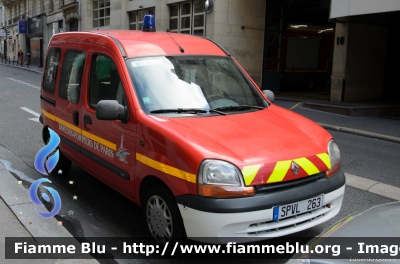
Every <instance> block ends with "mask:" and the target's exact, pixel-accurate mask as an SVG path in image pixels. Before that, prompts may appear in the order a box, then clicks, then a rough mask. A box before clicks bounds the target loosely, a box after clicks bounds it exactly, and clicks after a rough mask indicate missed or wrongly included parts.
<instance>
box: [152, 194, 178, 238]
mask: <svg viewBox="0 0 400 264" xmlns="http://www.w3.org/2000/svg"><path fill="white" fill-rule="evenodd" d="M146 216H147V224H148V225H149V229H150V232H151V235H152V236H153V237H154V238H155V240H156V241H157V242H158V243H160V244H164V243H165V242H167V241H169V240H170V239H171V237H172V232H173V227H172V225H173V222H172V216H171V212H170V211H169V208H168V206H167V203H166V202H165V201H164V200H163V199H162V198H161V197H160V196H158V195H153V196H152V197H150V199H149V201H148V202H147V205H146Z"/></svg>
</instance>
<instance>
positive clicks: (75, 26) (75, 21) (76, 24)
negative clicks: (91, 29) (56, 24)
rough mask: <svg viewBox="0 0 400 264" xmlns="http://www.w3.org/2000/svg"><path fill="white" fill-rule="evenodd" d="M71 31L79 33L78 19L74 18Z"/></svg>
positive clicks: (70, 22)
mask: <svg viewBox="0 0 400 264" xmlns="http://www.w3.org/2000/svg"><path fill="white" fill-rule="evenodd" d="M68 24H69V31H78V19H76V18H72V19H71V20H70V21H69V22H68Z"/></svg>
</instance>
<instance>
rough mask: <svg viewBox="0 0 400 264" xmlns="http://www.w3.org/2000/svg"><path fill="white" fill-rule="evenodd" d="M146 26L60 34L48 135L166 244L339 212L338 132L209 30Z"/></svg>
mask: <svg viewBox="0 0 400 264" xmlns="http://www.w3.org/2000/svg"><path fill="white" fill-rule="evenodd" d="M144 22H145V23H144V29H145V31H147V32H143V31H133V30H130V31H128V30H126V31H112V30H110V31H101V30H96V31H89V32H65V33H60V34H56V35H54V36H53V37H52V38H51V41H50V44H49V47H48V50H47V53H46V60H45V63H46V64H45V67H44V70H43V79H42V86H41V108H42V112H41V117H40V120H41V122H42V124H43V132H42V134H43V140H44V142H48V140H49V137H50V133H49V128H50V129H52V130H53V131H55V132H56V133H57V134H58V135H59V136H60V138H61V143H60V145H59V152H60V158H59V162H58V164H57V166H56V168H55V169H54V170H53V171H57V172H59V171H60V170H61V171H62V172H63V173H64V174H65V173H68V170H69V168H70V166H71V162H73V163H75V164H76V165H78V166H80V167H82V168H83V169H84V170H86V171H87V172H89V173H90V174H92V175H93V176H95V177H96V178H98V179H99V180H101V181H102V182H104V183H105V184H107V185H109V186H110V187H112V188H114V189H115V190H117V191H118V192H120V193H121V194H123V195H125V196H126V197H127V198H129V199H130V200H132V201H133V202H135V203H136V204H138V205H140V206H142V207H143V216H144V217H143V219H144V221H145V222H146V226H148V231H149V233H150V234H151V236H153V237H154V238H155V240H156V241H157V242H159V243H163V242H165V241H169V240H170V239H171V238H175V237H181V236H187V237H189V238H192V239H196V240H199V241H209V240H208V238H217V240H218V239H219V241H220V242H224V241H225V240H224V238H230V239H231V241H232V238H235V237H236V238H241V239H244V240H242V241H249V242H250V241H258V240H263V239H267V238H271V237H278V236H283V235H287V234H291V233H294V232H298V231H301V230H304V229H307V228H310V227H313V226H315V225H318V224H320V223H323V222H325V221H327V220H328V219H330V218H332V217H334V216H335V215H336V214H337V213H338V212H339V210H340V207H341V204H342V200H343V195H344V190H345V176H344V174H343V172H342V170H341V167H340V152H339V149H338V146H337V145H336V143H335V142H334V140H333V139H332V136H331V135H330V134H329V133H328V132H326V131H325V130H324V129H323V128H322V127H320V126H319V125H318V124H316V123H314V122H312V121H310V120H308V119H306V118H304V117H302V116H300V115H298V114H295V113H293V112H291V111H288V110H285V109H282V108H281V107H278V106H276V105H274V104H273V103H272V98H270V99H268V98H267V97H268V96H267V95H268V94H269V95H271V96H272V97H273V93H271V92H270V93H266V94H267V95H265V94H264V93H263V92H262V91H261V90H260V89H259V88H258V87H257V85H256V84H255V82H254V81H253V80H252V79H251V78H250V76H249V75H248V74H247V73H246V71H245V70H244V69H243V68H242V67H241V66H240V65H239V63H238V62H237V61H236V60H235V59H234V58H233V57H232V56H231V55H230V54H229V53H228V52H227V51H226V50H224V49H223V48H222V47H220V46H219V45H217V44H215V43H214V42H212V41H210V40H209V39H206V38H203V37H198V36H190V35H184V34H171V33H168V32H154V28H155V27H154V20H153V18H152V17H151V16H146V17H145V21H144Z"/></svg>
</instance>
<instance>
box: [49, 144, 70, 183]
mask: <svg viewBox="0 0 400 264" xmlns="http://www.w3.org/2000/svg"><path fill="white" fill-rule="evenodd" d="M58 152H59V154H60V155H59V158H58V162H57V165H56V166H55V167H54V169H53V170H52V171H51V172H50V173H51V174H53V175H61V176H64V175H67V174H68V172H69V171H70V170H71V165H72V162H71V161H70V160H69V159H68V158H66V157H65V156H64V155H63V154H62V153H61V151H60V149H58Z"/></svg>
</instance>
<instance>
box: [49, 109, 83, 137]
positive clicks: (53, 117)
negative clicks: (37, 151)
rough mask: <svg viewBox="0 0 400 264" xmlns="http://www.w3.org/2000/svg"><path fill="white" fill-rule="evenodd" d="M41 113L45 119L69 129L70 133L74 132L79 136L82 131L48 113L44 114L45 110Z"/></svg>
mask: <svg viewBox="0 0 400 264" xmlns="http://www.w3.org/2000/svg"><path fill="white" fill-rule="evenodd" d="M42 113H43V115H44V116H45V117H47V118H49V119H51V120H53V121H56V122H58V123H59V124H61V125H63V126H65V127H68V128H69V129H71V130H72V131H75V132H76V133H78V134H81V132H82V130H81V129H80V128H79V127H76V126H74V125H72V124H70V123H68V122H66V121H64V120H62V119H61V118H58V117H56V116H55V115H52V114H50V113H49V112H46V111H45V110H43V109H42Z"/></svg>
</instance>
